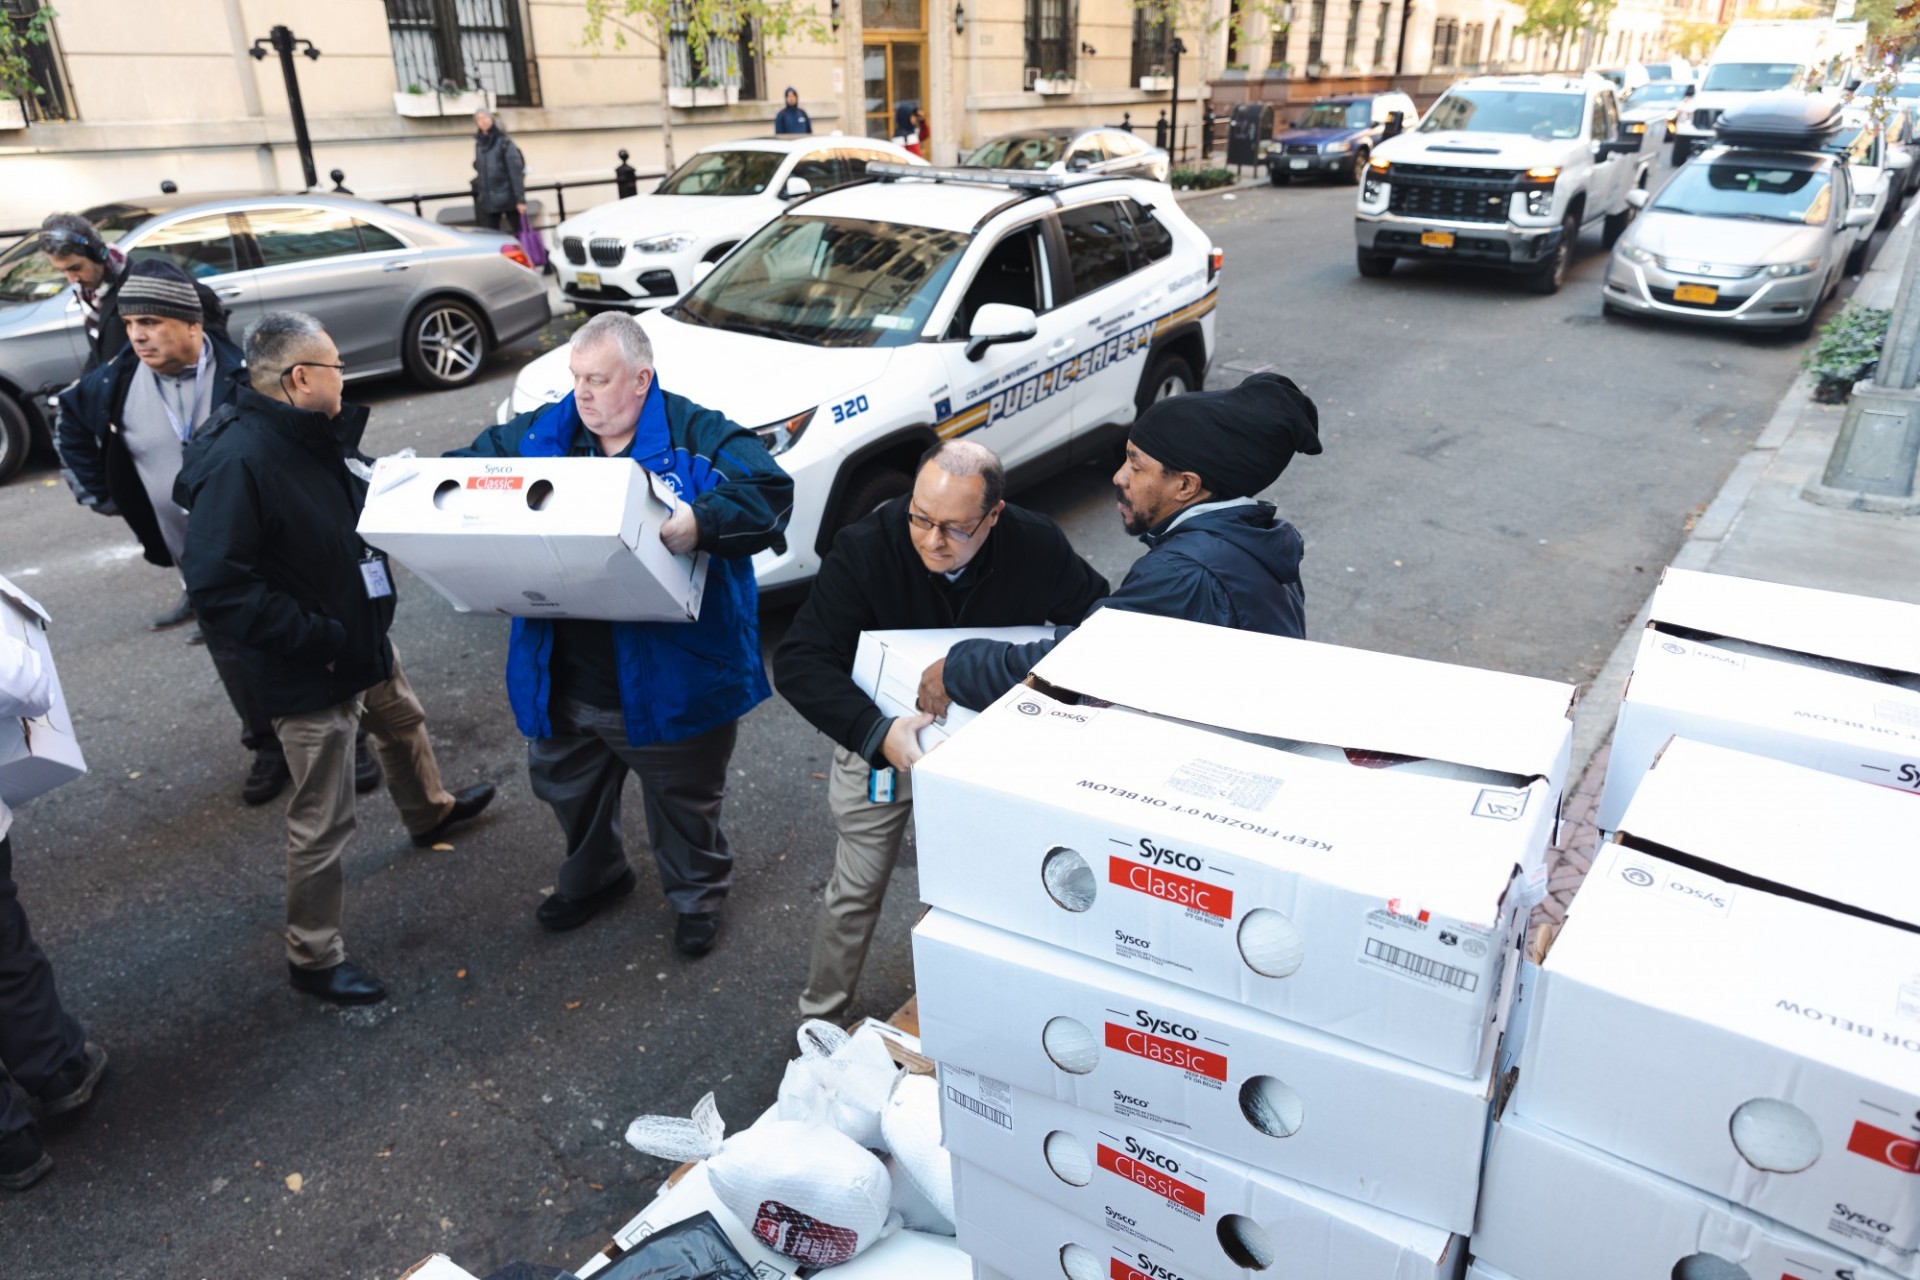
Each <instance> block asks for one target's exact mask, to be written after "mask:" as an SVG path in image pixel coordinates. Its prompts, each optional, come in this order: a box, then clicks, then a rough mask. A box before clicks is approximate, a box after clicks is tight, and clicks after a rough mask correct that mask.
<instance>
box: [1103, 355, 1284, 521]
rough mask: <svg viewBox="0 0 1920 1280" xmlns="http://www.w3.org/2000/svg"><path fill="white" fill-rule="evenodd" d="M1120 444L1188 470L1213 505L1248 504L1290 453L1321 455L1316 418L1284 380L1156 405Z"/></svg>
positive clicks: (1261, 379) (1255, 381)
mask: <svg viewBox="0 0 1920 1280" xmlns="http://www.w3.org/2000/svg"><path fill="white" fill-rule="evenodd" d="M1127 439H1128V441H1129V443H1131V444H1132V445H1133V446H1134V448H1136V449H1138V450H1139V451H1140V452H1141V453H1144V454H1146V455H1147V456H1148V457H1149V458H1152V459H1153V460H1154V461H1155V462H1158V463H1160V464H1162V465H1163V466H1167V467H1171V468H1172V469H1173V470H1175V471H1191V472H1194V473H1195V474H1197V475H1198V476H1199V477H1200V482H1201V483H1202V484H1204V485H1206V487H1207V490H1208V492H1210V493H1211V494H1212V495H1213V496H1214V497H1216V498H1247V497H1252V496H1253V495H1254V494H1256V493H1259V492H1260V491H1261V490H1262V489H1264V488H1266V487H1267V486H1268V485H1270V484H1272V483H1273V482H1274V481H1275V480H1278V479H1279V478H1280V473H1281V472H1282V471H1285V470H1286V469H1287V464H1288V463H1289V462H1292V461H1293V455H1294V454H1296V453H1306V454H1315V453H1319V452H1320V411H1319V410H1317V409H1315V408H1314V406H1313V401H1312V400H1310V399H1308V398H1307V393H1306V392H1304V391H1302V390H1301V389H1300V388H1299V387H1297V386H1295V385H1294V383H1293V380H1292V379H1290V378H1283V377H1281V376H1280V375H1279V374H1277V373H1256V374H1254V375H1253V376H1252V377H1250V378H1248V379H1247V380H1246V381H1245V382H1242V383H1241V384H1240V385H1239V386H1237V387H1231V388H1228V389H1227V390H1225V391H1196V392H1192V393H1190V394H1188V395H1184V396H1173V397H1170V398H1169V399H1166V400H1159V401H1156V402H1154V403H1153V404H1152V405H1149V406H1148V407H1147V410H1146V412H1145V413H1142V414H1141V415H1140V417H1139V418H1138V419H1137V420H1136V421H1135V422H1134V424H1133V430H1132V432H1131V433H1129V434H1128V436H1127Z"/></svg>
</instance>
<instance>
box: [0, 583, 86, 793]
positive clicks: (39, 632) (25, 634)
mask: <svg viewBox="0 0 1920 1280" xmlns="http://www.w3.org/2000/svg"><path fill="white" fill-rule="evenodd" d="M50 621H51V620H50V619H49V618H48V616H47V611H46V610H45V609H42V608H41V607H40V605H39V603H38V602H37V601H35V600H34V598H33V597H32V596H30V595H28V594H27V593H26V592H24V591H22V590H20V588H18V587H16V586H14V585H13V583H12V582H10V581H8V580H7V579H6V578H3V577H0V632H4V633H5V634H6V635H8V636H11V637H12V638H13V639H15V640H18V641H19V642H20V643H22V644H24V645H26V646H27V647H28V648H29V649H32V650H33V651H34V652H35V653H36V654H38V655H39V657H40V663H41V665H42V666H43V667H44V668H45V669H46V672H47V677H48V681H49V683H50V684H51V685H52V688H53V703H52V705H51V706H50V707H48V708H47V711H46V714H45V715H38V716H14V717H9V718H6V719H3V720H0V801H4V802H5V803H6V804H8V805H18V804H24V803H25V802H27V801H28V800H31V799H33V797H35V796H37V795H43V794H45V793H46V792H48V791H51V790H53V789H54V788H55V787H57V786H60V785H61V784H62V783H67V782H71V781H73V780H74V779H75V778H78V777H81V776H83V775H84V774H85V773H86V772H87V761H86V757H85V756H84V755H82V754H81V751H80V739H79V736H78V735H77V734H76V733H75V732H74V728H73V715H72V713H71V712H69V711H68V710H67V695H66V692H65V691H64V690H63V689H62V688H61V687H60V672H59V669H58V668H57V667H56V666H55V665H54V661H53V649H52V647H51V646H50V645H49V644H48V642H47V628H48V626H49V624H50Z"/></svg>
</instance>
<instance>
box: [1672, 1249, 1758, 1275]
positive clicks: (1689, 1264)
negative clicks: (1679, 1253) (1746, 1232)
mask: <svg viewBox="0 0 1920 1280" xmlns="http://www.w3.org/2000/svg"><path fill="white" fill-rule="evenodd" d="M1673 1280H1753V1277H1752V1276H1751V1275H1749V1274H1747V1269H1746V1268H1745V1267H1742V1266H1738V1265H1736V1264H1734V1263H1731V1262H1728V1261H1727V1260H1726V1259H1725V1258H1721V1257H1717V1256H1715V1255H1714V1254H1711V1253H1696V1254H1692V1255H1690V1256H1688V1257H1685V1258H1682V1259H1680V1261H1678V1262H1676V1263H1674V1264H1673Z"/></svg>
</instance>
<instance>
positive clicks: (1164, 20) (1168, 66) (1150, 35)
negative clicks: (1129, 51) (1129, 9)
mask: <svg viewBox="0 0 1920 1280" xmlns="http://www.w3.org/2000/svg"><path fill="white" fill-rule="evenodd" d="M1172 74H1173V15H1172V14H1171V13H1170V12H1168V11H1167V10H1165V9H1160V8H1153V9H1147V8H1137V9H1135V10H1134V11H1133V82H1134V83H1135V84H1139V83H1140V81H1141V78H1142V77H1144V76H1165V75H1172Z"/></svg>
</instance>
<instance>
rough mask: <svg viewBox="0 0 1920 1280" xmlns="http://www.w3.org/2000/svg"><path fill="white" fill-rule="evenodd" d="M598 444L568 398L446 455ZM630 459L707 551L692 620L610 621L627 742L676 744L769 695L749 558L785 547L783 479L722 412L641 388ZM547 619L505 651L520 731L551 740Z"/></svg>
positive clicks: (788, 480) (552, 452)
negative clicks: (673, 501) (669, 495)
mask: <svg viewBox="0 0 1920 1280" xmlns="http://www.w3.org/2000/svg"><path fill="white" fill-rule="evenodd" d="M598 455H599V447H598V445H597V443H596V442H595V439H594V437H593V434H592V433H591V432H589V431H588V430H587V428H586V426H585V424H584V423H582V422H581V421H580V415H579V413H578V412H577V411H576V410H575V409H574V405H573V397H572V396H568V397H567V398H566V399H565V400H562V401H560V402H559V403H558V404H553V405H548V406H547V407H545V408H543V409H533V410H529V411H528V412H526V413H523V414H521V415H520V416H519V417H517V418H514V419H513V420H512V421H510V422H503V423H501V424H500V425H498V426H495V427H492V428H490V429H488V430H487V431H485V432H483V433H482V434H481V436H480V438H479V439H477V440H475V441H474V442H473V444H472V446H471V447H469V448H466V449H456V450H453V451H451V452H450V453H449V454H448V456H449V457H469V458H515V457H522V458H556V457H594V456H598ZM621 456H622V457H629V456H630V457H632V458H633V460H634V461H635V462H637V463H639V464H640V465H641V466H644V467H645V468H646V469H647V470H649V471H651V472H653V473H654V474H655V475H657V476H659V477H660V478H661V479H662V480H664V481H665V482H666V483H667V485H668V487H669V488H671V489H673V490H674V492H675V493H677V494H679V495H680V497H681V498H682V499H685V500H688V501H691V502H692V504H693V513H694V516H695V518H696V519H697V520H698V521H699V525H700V550H702V551H705V552H707V553H709V554H710V556H711V557H712V559H711V560H710V561H709V562H708V565H707V586H706V591H705V593H704V595H703V597H702V599H701V602H700V616H699V617H698V618H697V619H695V620H694V621H693V622H690V623H689V622H613V623H609V624H608V625H609V626H611V627H612V628H613V647H614V654H615V656H616V659H617V660H618V662H619V666H620V670H619V678H620V680H619V682H620V701H621V707H622V710H623V712H624V713H625V716H626V723H627V742H628V743H629V744H630V745H632V746H636V747H644V746H649V745H651V744H653V743H656V742H678V741H681V740H683V739H686V738H691V737H694V736H696V735H698V734H701V733H705V732H706V731H707V730H709V729H713V728H717V727H718V726H720V725H722V724H726V723H727V722H728V721H731V720H738V719H739V718H740V717H741V716H743V715H745V714H746V713H747V712H749V711H751V710H752V709H753V708H754V707H755V706H757V705H758V704H759V703H761V702H762V701H764V700H765V699H766V698H767V697H768V696H769V694H770V693H771V692H772V690H771V689H770V688H769V687H768V684H767V672H766V666H765V664H764V663H763V662H762V661H761V657H760V616H759V599H760V598H759V592H758V590H757V588H756V587H755V585H754V578H753V563H752V560H751V557H752V556H753V554H754V553H755V552H758V551H763V550H765V549H767V548H768V547H772V546H776V545H784V543H783V541H782V539H781V532H782V531H783V530H784V529H785V528H786V527H787V519H788V517H789V516H790V515H791V514H792V511H793V479H792V477H790V476H789V475H787V473H786V472H784V471H782V470H781V469H780V467H779V464H778V463H776V462H774V460H773V457H772V455H770V454H769V453H768V452H767V451H766V448H765V446H763V445H762V444H761V443H760V439H759V437H758V436H756V435H754V434H753V432H751V431H749V430H747V429H746V428H745V427H742V426H740V425H739V424H738V423H736V422H734V421H733V420H732V419H730V418H728V417H727V416H726V415H725V414H723V413H720V412H717V411H716V410H713V409H706V408H702V407H701V406H700V405H697V404H695V403H694V402H693V401H691V400H688V399H686V398H685V397H683V396H676V395H674V394H672V393H671V392H666V391H662V390H661V387H660V382H659V379H658V378H655V379H654V382H653V386H652V387H651V388H650V389H649V390H648V392H647V399H646V403H645V404H644V405H643V406H642V408H641V411H640V423H639V426H638V428H637V430H636V431H635V433H634V438H633V443H632V445H631V446H630V447H629V448H628V449H627V450H626V452H624V453H623V454H621ZM552 657H553V623H552V621H551V620H548V619H544V618H516V619H515V620H514V623H513V635H512V639H511V640H510V642H509V644H508V647H507V697H508V699H509V701H511V702H512V704H513V715H514V719H515V720H516V721H517V722H518V723H519V726H520V732H522V733H524V734H526V735H527V736H528V737H530V738H550V737H552V736H553V722H552V720H551V719H550V718H549V714H548V703H549V699H550V698H551V696H552V693H553V680H552V675H551V671H550V667H549V664H550V662H551V660H552Z"/></svg>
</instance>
